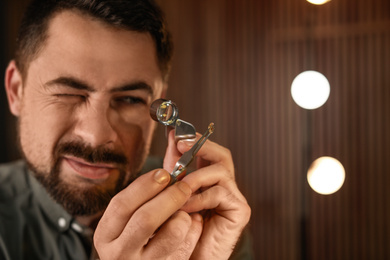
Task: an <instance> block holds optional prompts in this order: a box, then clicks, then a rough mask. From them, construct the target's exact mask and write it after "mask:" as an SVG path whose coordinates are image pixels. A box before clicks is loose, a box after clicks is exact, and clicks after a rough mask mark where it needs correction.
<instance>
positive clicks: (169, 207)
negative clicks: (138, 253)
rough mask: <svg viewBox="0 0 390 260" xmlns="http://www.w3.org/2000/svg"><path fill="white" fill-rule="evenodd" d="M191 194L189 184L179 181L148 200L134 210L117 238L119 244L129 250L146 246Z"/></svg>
mask: <svg viewBox="0 0 390 260" xmlns="http://www.w3.org/2000/svg"><path fill="white" fill-rule="evenodd" d="M191 194H192V190H191V188H190V187H189V186H188V184H186V183H183V182H178V183H175V184H174V185H172V186H170V187H168V188H167V189H165V190H164V191H162V192H161V193H160V194H158V195H157V196H156V197H154V198H153V199H152V200H150V201H148V202H146V203H145V204H144V205H142V206H141V207H140V208H138V209H137V211H136V212H134V214H133V215H132V217H131V219H130V220H129V221H128V223H127V224H126V226H125V228H124V230H123V232H122V233H121V235H120V236H119V237H118V238H117V239H116V241H115V243H117V246H120V247H126V248H127V250H129V251H132V250H137V249H139V248H141V247H143V246H145V245H146V244H147V243H148V241H149V239H150V238H151V237H152V235H153V234H155V232H156V230H157V229H158V228H159V227H160V226H161V225H162V224H163V223H164V222H165V221H166V220H167V219H168V218H170V217H171V216H172V215H173V214H174V213H175V212H176V211H178V210H179V209H180V208H181V207H182V206H183V205H184V204H185V203H186V202H187V200H188V199H189V197H190V196H191ZM129 241H131V243H129Z"/></svg>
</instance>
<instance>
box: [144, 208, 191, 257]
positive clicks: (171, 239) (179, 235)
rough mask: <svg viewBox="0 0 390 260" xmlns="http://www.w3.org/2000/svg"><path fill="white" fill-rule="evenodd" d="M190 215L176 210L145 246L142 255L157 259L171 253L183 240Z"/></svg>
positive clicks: (189, 222) (189, 225)
mask: <svg viewBox="0 0 390 260" xmlns="http://www.w3.org/2000/svg"><path fill="white" fill-rule="evenodd" d="M191 222H192V220H191V217H190V215H188V214H187V213H186V212H184V211H178V212H176V213H175V214H174V215H173V216H172V217H171V218H170V219H169V220H167V221H166V223H164V225H163V226H162V227H161V228H160V229H159V231H158V232H157V233H156V235H155V236H154V237H153V238H152V239H151V240H150V241H149V243H148V245H147V246H146V247H145V251H144V256H145V257H146V258H147V259H159V258H161V257H164V259H165V258H166V256H169V255H172V254H173V252H174V251H176V250H177V249H178V248H179V247H180V244H181V243H182V242H183V241H184V239H185V237H186V235H187V233H188V231H189V230H190V227H191Z"/></svg>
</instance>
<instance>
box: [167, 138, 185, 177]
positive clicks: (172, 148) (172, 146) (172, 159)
mask: <svg viewBox="0 0 390 260" xmlns="http://www.w3.org/2000/svg"><path fill="white" fill-rule="evenodd" d="M176 145H177V144H176V142H175V130H171V131H170V132H169V135H168V146H167V149H166V151H165V157H164V164H163V168H164V169H165V170H166V171H168V172H172V170H173V168H174V167H175V164H176V162H177V160H179V158H180V156H181V155H182V154H181V153H180V152H179V151H178V150H177V146H176Z"/></svg>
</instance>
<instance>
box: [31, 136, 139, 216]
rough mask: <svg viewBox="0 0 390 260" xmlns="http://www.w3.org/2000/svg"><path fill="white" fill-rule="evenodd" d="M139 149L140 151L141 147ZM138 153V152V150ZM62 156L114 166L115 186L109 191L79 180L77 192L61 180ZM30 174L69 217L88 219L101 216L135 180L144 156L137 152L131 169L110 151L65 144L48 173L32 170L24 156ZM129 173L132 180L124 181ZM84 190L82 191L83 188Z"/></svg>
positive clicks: (73, 185)
mask: <svg viewBox="0 0 390 260" xmlns="http://www.w3.org/2000/svg"><path fill="white" fill-rule="evenodd" d="M140 147H143V146H142V144H141V146H140ZM141 150H142V149H141ZM63 155H71V156H75V157H78V158H81V159H83V160H85V161H86V162H89V163H108V164H114V165H115V166H116V168H117V169H118V171H119V177H118V178H117V180H116V182H115V185H113V187H110V188H105V187H103V186H101V185H99V184H97V183H93V182H92V181H89V180H83V181H85V182H86V183H83V184H85V185H82V186H83V187H82V188H81V187H80V185H79V183H77V185H75V184H72V183H68V182H65V181H64V180H63V179H61V175H60V172H61V170H60V167H61V162H62V161H63V159H62V158H63ZM24 157H25V159H26V161H27V164H28V166H29V168H30V170H31V171H32V172H33V174H34V176H35V178H36V179H37V180H38V181H39V182H40V183H41V184H42V186H43V187H44V188H45V189H46V190H47V192H48V193H49V195H50V196H51V197H52V198H53V199H54V200H55V201H56V202H57V203H59V204H60V205H62V206H63V208H64V209H65V210H66V211H67V212H68V213H69V214H70V215H72V216H90V215H94V214H96V213H99V212H103V211H104V210H105V209H106V207H107V206H108V204H109V202H110V200H111V199H112V197H114V196H115V195H116V194H117V193H118V192H120V191H121V190H123V189H124V188H125V187H126V186H127V185H129V184H130V183H131V182H132V180H133V179H134V178H135V174H134V173H135V172H136V171H137V169H138V168H140V166H141V165H142V161H143V160H142V158H143V157H145V156H144V152H143V151H140V152H139V153H138V154H137V156H136V158H135V161H134V162H135V164H136V165H134V166H133V167H130V166H128V165H129V163H128V160H127V158H126V156H125V155H124V154H122V153H117V152H114V151H111V150H109V149H107V148H103V147H98V148H92V147H91V146H89V145H86V144H83V143H81V142H66V143H62V144H58V145H57V146H56V147H55V149H54V152H53V159H52V162H51V167H50V170H49V172H42V171H40V170H38V168H37V167H35V166H34V164H33V163H32V162H30V161H29V160H28V158H27V157H26V156H24ZM128 172H129V174H130V173H131V175H132V176H131V177H132V178H127V179H128V180H127V181H125V180H126V176H127V175H129V174H127V173H128ZM84 186H85V187H84Z"/></svg>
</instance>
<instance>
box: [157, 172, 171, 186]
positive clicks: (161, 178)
mask: <svg viewBox="0 0 390 260" xmlns="http://www.w3.org/2000/svg"><path fill="white" fill-rule="evenodd" d="M170 178H171V176H170V175H169V173H168V172H167V171H165V170H158V171H157V172H156V173H155V174H154V180H155V181H156V182H157V183H159V184H164V183H167V182H168V181H169V180H170Z"/></svg>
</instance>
